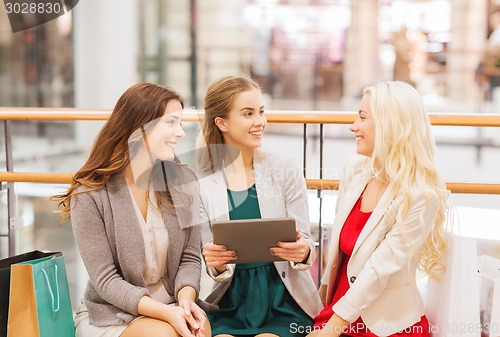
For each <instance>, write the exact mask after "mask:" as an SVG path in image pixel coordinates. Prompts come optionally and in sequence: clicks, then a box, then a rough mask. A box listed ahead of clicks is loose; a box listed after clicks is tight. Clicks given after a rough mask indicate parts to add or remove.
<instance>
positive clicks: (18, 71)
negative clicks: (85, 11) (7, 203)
mask: <svg viewBox="0 0 500 337" xmlns="http://www.w3.org/2000/svg"><path fill="white" fill-rule="evenodd" d="M71 15H72V14H65V15H63V16H61V17H59V18H57V19H55V20H52V21H50V22H47V23H45V24H43V25H40V26H37V27H35V28H31V29H27V30H24V31H20V32H17V33H12V31H11V28H10V26H9V20H7V17H6V14H5V11H3V13H2V11H0V88H2V90H0V106H3V107H73V106H74V75H73V34H72V33H73V25H72V16H71ZM12 129H13V130H12V132H13V134H14V135H16V136H23V137H24V136H27V137H48V138H51V139H55V138H65V139H66V138H71V137H73V136H74V123H72V122H61V121H57V122H54V121H13V123H12ZM2 141H3V140H0V142H2Z"/></svg>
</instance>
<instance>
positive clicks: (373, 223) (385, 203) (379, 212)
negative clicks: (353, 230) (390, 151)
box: [351, 185, 394, 257]
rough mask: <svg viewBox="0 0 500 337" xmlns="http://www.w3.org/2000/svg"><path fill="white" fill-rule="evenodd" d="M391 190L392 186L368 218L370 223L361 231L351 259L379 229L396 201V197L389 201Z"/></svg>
mask: <svg viewBox="0 0 500 337" xmlns="http://www.w3.org/2000/svg"><path fill="white" fill-rule="evenodd" d="M391 188H392V185H389V186H388V187H387V189H386V190H385V192H384V194H383V195H382V197H381V198H380V201H379V202H378V204H377V206H376V207H375V209H374V210H373V212H372V214H371V215H370V217H369V218H368V221H367V222H366V224H365V226H364V227H363V229H362V230H361V233H360V234H359V237H358V239H357V240H356V244H355V245H354V249H353V251H352V255H351V257H352V256H353V255H354V254H355V253H356V251H357V250H358V248H359V247H360V246H361V244H362V243H363V242H364V241H365V240H366V239H367V238H368V236H369V235H370V233H371V232H373V230H374V229H375V228H376V227H377V225H378V223H379V222H380V220H381V219H382V217H383V216H384V215H385V213H386V211H387V209H388V208H389V207H390V205H391V204H392V202H393V201H394V197H393V198H392V199H391V200H389V198H390V190H391Z"/></svg>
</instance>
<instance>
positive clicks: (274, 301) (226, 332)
mask: <svg viewBox="0 0 500 337" xmlns="http://www.w3.org/2000/svg"><path fill="white" fill-rule="evenodd" d="M204 103H205V104H204V107H205V118H204V123H203V128H202V131H203V133H202V136H203V141H202V142H201V143H203V145H206V146H207V147H206V148H205V149H206V150H205V151H204V150H201V151H200V155H199V158H198V162H199V166H200V169H201V172H202V173H203V174H206V176H205V177H203V178H201V179H200V195H201V217H202V221H203V223H204V225H203V226H202V241H203V243H204V245H203V255H204V257H205V262H206V264H207V271H208V273H209V275H210V276H211V277H212V278H213V279H214V280H215V281H216V283H215V287H214V289H213V291H212V293H211V294H210V295H209V296H208V298H207V299H206V301H207V302H209V303H211V304H214V305H216V306H218V310H215V311H213V312H210V313H208V317H209V319H210V322H211V325H212V333H213V335H214V336H216V335H219V336H232V335H252V336H260V337H268V336H282V337H285V336H304V335H305V333H297V331H294V330H293V327H294V326H304V325H307V326H310V325H311V324H312V318H313V317H314V316H315V315H316V314H317V313H318V312H319V310H320V309H321V301H320V298H319V296H318V294H317V288H316V286H315V284H314V282H313V280H312V277H311V274H310V273H309V270H308V269H309V267H310V266H311V265H312V263H313V261H314V259H315V251H314V243H313V240H312V239H311V234H310V231H309V217H308V201H307V189H306V185H305V180H304V177H303V176H302V174H301V172H300V170H297V169H294V166H293V165H292V164H291V162H290V160H287V159H284V158H282V157H280V156H276V155H271V154H266V153H263V152H262V151H260V150H259V149H258V148H259V147H260V146H261V142H262V135H263V132H264V130H265V127H266V124H267V121H266V117H265V115H264V106H263V101H262V93H261V89H260V87H259V85H258V84H257V83H256V82H254V81H253V80H251V79H250V78H246V77H224V78H221V79H219V80H217V81H215V82H214V83H213V84H211V85H210V87H209V88H208V91H207V94H206V96H205V102H204ZM282 217H292V218H294V219H295V221H296V226H297V242H294V243H285V242H280V243H279V246H277V247H274V248H272V249H271V253H272V254H275V255H277V256H279V257H281V258H283V259H284V260H286V261H280V262H274V263H255V264H238V265H235V264H231V263H230V262H231V261H232V260H234V259H235V252H234V251H228V250H226V249H225V247H223V246H221V245H215V244H213V242H212V233H211V223H212V222H213V221H216V220H228V219H232V220H234V219H249V218H282ZM228 263H229V264H228Z"/></svg>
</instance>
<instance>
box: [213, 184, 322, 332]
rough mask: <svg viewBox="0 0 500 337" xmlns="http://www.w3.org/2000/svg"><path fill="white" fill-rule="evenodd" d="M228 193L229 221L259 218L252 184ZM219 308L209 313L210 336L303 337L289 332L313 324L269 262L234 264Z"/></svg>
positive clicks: (255, 194)
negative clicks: (270, 336)
mask: <svg viewBox="0 0 500 337" xmlns="http://www.w3.org/2000/svg"><path fill="white" fill-rule="evenodd" d="M227 194H228V202H229V218H230V219H231V220H238V219H258V218H260V217H261V215H260V209H259V203H258V199H257V191H256V189H255V185H253V186H252V187H250V188H249V189H248V190H243V191H231V190H228V191H227ZM219 308H220V309H219V310H217V311H212V312H210V313H208V318H209V320H210V324H211V325H212V335H213V336H215V335H219V334H230V335H235V336H254V335H258V334H261V333H272V334H275V335H278V336H281V337H286V336H294V337H296V336H304V335H305V334H299V333H292V331H293V332H295V331H298V329H297V328H296V327H304V328H306V327H310V326H311V325H312V323H313V321H312V319H311V318H310V317H309V316H308V315H307V314H306V313H305V312H304V311H303V310H302V309H301V308H300V306H299V305H298V304H297V303H296V302H295V300H294V299H293V298H292V296H290V294H289V293H288V290H287V289H286V287H285V285H284V284H283V282H282V281H281V279H280V276H279V275H278V272H277V271H276V268H275V267H274V264H273V263H271V262H268V263H246V264H237V265H236V269H235V272H234V276H233V279H232V282H231V286H230V287H229V289H228V290H227V292H226V293H225V294H224V296H223V297H222V299H221V300H220V302H219ZM294 327H295V328H294Z"/></svg>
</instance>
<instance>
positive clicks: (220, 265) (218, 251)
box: [203, 242, 236, 273]
mask: <svg viewBox="0 0 500 337" xmlns="http://www.w3.org/2000/svg"><path fill="white" fill-rule="evenodd" d="M203 256H205V262H206V264H207V266H209V267H214V268H215V269H216V270H217V271H218V272H219V273H223V272H224V271H225V270H226V269H227V266H226V264H227V263H228V262H231V261H234V260H236V252H235V251H234V250H228V249H227V248H226V247H224V246H222V245H216V244H214V243H212V242H209V243H207V244H205V245H204V246H203Z"/></svg>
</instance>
